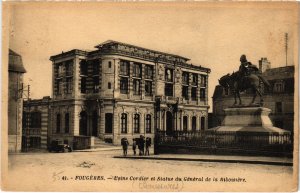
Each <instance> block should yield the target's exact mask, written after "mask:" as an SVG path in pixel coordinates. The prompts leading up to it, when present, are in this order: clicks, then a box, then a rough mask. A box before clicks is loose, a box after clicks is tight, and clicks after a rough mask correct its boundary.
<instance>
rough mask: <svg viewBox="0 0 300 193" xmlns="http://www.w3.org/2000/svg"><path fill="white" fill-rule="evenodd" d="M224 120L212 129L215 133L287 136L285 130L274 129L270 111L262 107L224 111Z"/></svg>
mask: <svg viewBox="0 0 300 193" xmlns="http://www.w3.org/2000/svg"><path fill="white" fill-rule="evenodd" d="M224 111H225V118H224V120H223V122H222V125H221V126H218V127H215V128H213V129H214V130H216V131H217V132H223V131H224V132H225V131H228V132H229V131H231V132H239V133H241V132H245V133H248V132H258V133H270V134H275V133H278V134H285V133H286V134H288V133H290V132H289V131H287V130H284V129H280V128H278V127H274V126H273V124H272V122H271V120H270V118H269V114H270V112H271V110H270V109H268V108H264V107H238V108H234V107H232V108H227V109H224Z"/></svg>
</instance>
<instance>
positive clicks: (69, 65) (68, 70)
mask: <svg viewBox="0 0 300 193" xmlns="http://www.w3.org/2000/svg"><path fill="white" fill-rule="evenodd" d="M65 68H66V76H72V75H73V72H72V60H69V61H67V62H66V65H65Z"/></svg>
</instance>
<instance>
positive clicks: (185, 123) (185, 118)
mask: <svg viewBox="0 0 300 193" xmlns="http://www.w3.org/2000/svg"><path fill="white" fill-rule="evenodd" d="M187 129H188V117H187V116H183V131H187Z"/></svg>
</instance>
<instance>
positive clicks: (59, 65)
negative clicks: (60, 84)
mask: <svg viewBox="0 0 300 193" xmlns="http://www.w3.org/2000/svg"><path fill="white" fill-rule="evenodd" d="M57 68H58V77H61V76H63V75H64V66H63V65H62V63H59V64H58V66H57Z"/></svg>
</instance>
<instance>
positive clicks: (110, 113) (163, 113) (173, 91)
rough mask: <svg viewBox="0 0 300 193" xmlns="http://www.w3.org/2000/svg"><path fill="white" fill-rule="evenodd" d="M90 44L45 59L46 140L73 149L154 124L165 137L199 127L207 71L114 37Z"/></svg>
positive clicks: (146, 131) (149, 132)
mask: <svg viewBox="0 0 300 193" xmlns="http://www.w3.org/2000/svg"><path fill="white" fill-rule="evenodd" d="M95 48H97V49H96V50H94V51H84V50H78V49H74V50H71V51H68V52H62V53H60V54H57V55H54V56H51V57H50V60H51V61H52V96H53V97H52V99H51V102H50V106H48V107H47V108H48V110H49V115H48V116H47V117H48V119H49V121H48V136H49V140H54V139H59V140H63V141H64V142H65V143H68V144H70V145H74V147H75V148H76V147H77V148H79V146H90V147H92V146H93V144H94V143H95V141H97V140H101V141H105V142H111V143H113V144H120V142H121V138H123V137H126V138H127V139H129V141H132V139H133V138H138V137H139V136H140V135H144V136H145V137H150V138H151V139H153V138H154V133H155V131H156V129H158V130H161V131H165V132H166V134H167V135H169V134H171V133H172V131H174V130H183V131H196V130H205V129H207V123H208V108H209V105H208V75H209V73H210V69H208V68H205V67H202V66H196V65H192V64H188V63H187V62H188V61H189V59H188V58H185V57H182V56H178V55H174V54H168V53H164V52H159V51H155V50H150V49H147V48H142V47H138V46H134V45H130V44H126V43H121V42H117V41H111V40H109V41H106V42H104V43H102V44H99V45H97V46H95ZM37 103H43V101H37ZM47 104H48V105H49V103H47ZM46 106H47V105H46V104H45V108H46ZM36 110H37V111H40V110H39V108H38V107H37V109H36ZM41 111H42V112H43V113H46V110H45V111H43V110H41ZM30 112H32V110H30ZM41 116H43V114H42V115H41ZM45 117H46V115H45ZM42 123H43V121H42ZM45 123H46V121H45ZM39 126H41V125H39ZM44 126H45V125H44ZM41 128H43V127H42V126H41ZM43 131H44V130H43V129H41V132H43ZM43 140H44V139H42V141H43ZM42 141H41V145H42V144H43V142H42Z"/></svg>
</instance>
